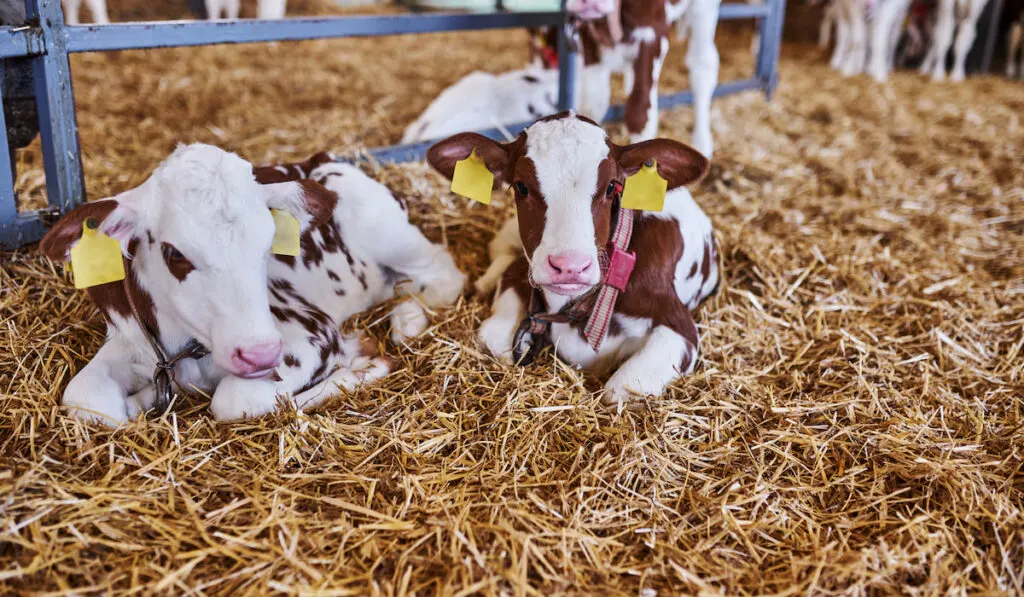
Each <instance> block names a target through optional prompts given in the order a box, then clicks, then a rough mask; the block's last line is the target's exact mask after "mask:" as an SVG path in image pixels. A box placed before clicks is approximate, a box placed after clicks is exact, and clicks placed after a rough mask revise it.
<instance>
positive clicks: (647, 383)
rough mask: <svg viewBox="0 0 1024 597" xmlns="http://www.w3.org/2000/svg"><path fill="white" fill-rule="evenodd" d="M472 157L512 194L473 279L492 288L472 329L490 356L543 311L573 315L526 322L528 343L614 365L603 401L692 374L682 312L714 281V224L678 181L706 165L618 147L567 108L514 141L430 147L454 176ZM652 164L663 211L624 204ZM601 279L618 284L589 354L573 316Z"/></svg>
mask: <svg viewBox="0 0 1024 597" xmlns="http://www.w3.org/2000/svg"><path fill="white" fill-rule="evenodd" d="M474 150H475V151H476V153H477V155H478V156H479V157H480V158H482V159H483V161H484V163H485V164H486V166H487V169H488V170H490V171H491V172H492V173H493V174H494V177H495V180H496V181H498V182H499V183H502V184H506V185H510V186H511V187H512V189H513V191H514V193H515V199H516V212H517V214H518V217H517V219H516V220H513V221H510V222H509V223H507V224H506V225H505V226H504V228H503V229H502V231H501V232H500V233H499V235H498V237H497V238H496V239H495V241H494V242H493V243H492V245H491V248H492V259H493V263H492V265H491V267H490V269H489V270H488V273H487V274H486V275H485V276H484V278H483V280H482V281H481V283H480V284H478V289H480V290H489V289H490V288H492V287H493V286H494V285H495V283H496V285H497V292H496V293H495V299H494V303H493V308H492V314H491V316H490V317H489V318H488V319H487V320H486V321H484V322H483V324H482V325H481V326H480V330H479V335H480V339H481V341H482V342H483V344H484V345H485V346H486V347H487V349H488V350H490V352H491V353H492V354H494V355H496V356H498V357H500V358H502V359H504V360H506V361H511V360H512V359H513V355H514V353H516V352H517V351H519V350H520V348H521V347H520V346H516V345H515V344H516V339H517V335H518V334H517V330H519V329H520V324H521V322H524V317H525V316H527V315H531V316H533V317H534V320H535V321H538V320H539V321H543V319H544V318H545V317H546V316H543V315H541V314H543V313H544V312H547V313H550V314H567V313H568V314H575V315H574V316H570V317H568V318H564V317H559V316H558V315H555V316H554V317H550V318H548V319H549V320H550V321H552V323H551V324H550V326H548V327H547V329H546V330H540V331H538V330H535V329H533V327H532V326H531V328H530V334H531V335H533V342H534V343H537V342H541V341H542V338H541V337H538V336H545V335H546V336H548V339H549V340H550V341H551V342H553V343H554V346H555V349H556V351H557V354H558V356H559V357H561V358H562V359H564V360H566V361H568V362H569V363H572V364H574V365H579V366H581V367H583V368H585V369H588V370H593V371H603V370H609V369H611V368H612V367H614V366H616V365H618V369H617V370H616V371H615V373H614V374H612V376H611V378H610V379H609V380H608V382H607V384H606V386H605V388H606V392H605V395H604V399H605V401H606V402H611V403H621V402H625V401H628V400H630V399H632V397H633V396H634V395H659V394H661V393H662V392H664V390H665V388H666V387H667V386H668V385H669V384H670V383H672V382H673V381H675V380H676V379H678V378H679V377H680V376H681V375H685V374H687V373H689V372H691V371H692V370H693V368H694V366H695V364H696V362H697V354H698V349H699V345H700V344H699V340H698V337H697V327H696V326H695V325H694V322H693V317H692V316H691V313H690V312H691V310H692V309H694V308H696V307H697V305H699V304H700V302H701V301H702V300H703V299H704V298H706V297H707V296H708V295H710V294H711V293H712V292H713V291H714V289H715V287H716V286H717V284H718V265H717V248H716V246H715V240H714V236H713V233H712V228H711V221H710V220H709V219H708V217H707V216H706V215H705V214H704V212H702V211H701V209H700V207H698V206H697V204H696V202H695V201H694V200H693V197H692V196H691V195H690V193H689V191H687V190H686V189H685V188H684V187H683V185H686V184H689V183H692V182H694V181H696V180H698V179H699V178H700V177H701V176H703V174H704V173H705V171H706V170H707V168H708V160H707V159H706V158H705V157H704V156H702V155H701V154H699V153H698V152H696V151H695V150H693V149H691V148H690V147H687V146H686V145H683V144H681V143H677V142H675V141H670V140H667V139H653V140H649V141H645V142H641V143H636V144H633V145H628V146H620V145H616V144H614V143H612V142H611V141H609V140H608V136H607V134H606V133H605V132H604V130H602V129H601V127H599V126H598V125H597V124H595V123H594V122H593V121H591V120H589V119H587V118H584V117H581V116H577V115H575V114H574V113H571V112H568V113H566V112H563V113H560V114H556V115H554V116H551V117H548V118H545V119H542V120H539V121H537V122H536V123H534V124H533V125H531V126H530V127H529V128H528V129H526V130H525V131H524V132H523V133H521V134H520V135H519V138H518V139H516V140H515V141H513V142H511V143H497V142H495V141H492V140H490V139H487V138H485V137H482V136H480V135H477V134H474V133H463V134H459V135H455V136H454V137H451V138H449V139H446V140H444V141H441V142H440V143H438V144H436V145H434V146H433V147H431V148H430V150H429V151H428V153H427V160H428V161H429V162H430V165H431V166H433V167H434V168H435V169H436V170H437V171H438V172H440V173H441V174H443V175H445V176H447V177H449V178H451V177H452V176H453V173H454V168H455V164H456V162H457V161H459V160H462V159H465V158H466V157H467V156H469V155H470V154H471V152H473V151H474ZM650 160H655V161H656V162H657V169H658V172H659V173H660V174H661V176H662V177H664V178H665V179H667V181H668V188H669V189H670V192H669V193H668V195H667V196H666V198H665V206H664V209H663V210H662V211H660V212H648V211H634V210H627V209H623V208H621V207H620V202H621V195H620V193H621V190H622V188H623V184H624V181H625V179H626V177H628V176H629V175H631V174H633V173H635V172H637V171H638V170H639V169H640V168H641V166H643V165H644V164H645V163H648V162H649V161H650ZM630 221H631V222H632V225H631V226H627V224H626V223H627V222H630ZM620 223H622V226H621V230H628V231H629V232H631V234H632V236H631V241H630V243H629V245H628V252H631V253H633V254H634V255H635V260H636V261H635V266H634V268H633V270H632V275H631V276H629V274H628V273H625V276H623V273H624V270H623V269H620V268H621V266H622V264H624V263H626V262H628V257H625V258H623V257H622V255H621V254H619V253H617V252H616V251H615V250H613V249H611V248H610V247H609V241H610V239H612V238H618V237H619V236H620V234H619V232H618V231H616V227H617V226H619V225H620ZM623 259H624V260H623ZM623 277H626V278H627V279H628V282H625V284H624V285H623V281H624V280H623ZM607 284H611V285H616V284H618V285H622V286H623V288H622V292H621V296H619V297H618V300H617V302H614V303H613V308H612V310H611V311H610V312H611V318H610V320H605V321H604V324H607V327H606V328H602V329H607V336H606V337H605V338H604V340H603V342H598V343H597V344H598V348H597V349H596V350H595V349H594V348H592V345H593V344H592V343H591V342H588V339H587V338H586V337H585V336H584V323H585V322H584V319H586V318H585V317H581V316H580V315H581V314H580V310H584V308H585V306H586V304H587V303H588V302H589V301H590V300H591V299H592V298H593V297H594V296H595V292H603V288H602V287H603V286H605V285H607ZM595 289H596V290H595ZM591 313H592V311H591ZM538 316H540V317H538ZM591 320H593V318H591ZM529 323H530V321H527V324H529ZM599 325H603V324H601V323H600V322H599ZM588 327H589V326H588ZM523 329H526V328H525V327H524V328H523ZM620 363H621V364H620Z"/></svg>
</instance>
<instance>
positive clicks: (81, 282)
mask: <svg viewBox="0 0 1024 597" xmlns="http://www.w3.org/2000/svg"><path fill="white" fill-rule="evenodd" d="M98 228H99V222H97V221H96V218H89V219H87V220H86V221H85V222H82V238H81V240H79V241H78V242H77V243H76V244H75V246H73V247H71V269H72V271H73V272H74V273H73V276H74V278H75V288H78V289H79V290H81V289H83V288H90V287H92V286H99V285H100V284H107V283H108V282H117V281H119V280H124V260H123V259H122V258H121V243H119V242H117V241H116V240H114V239H112V238H110V237H109V236H107V235H106V234H103V233H102V232H100V231H99V230H98Z"/></svg>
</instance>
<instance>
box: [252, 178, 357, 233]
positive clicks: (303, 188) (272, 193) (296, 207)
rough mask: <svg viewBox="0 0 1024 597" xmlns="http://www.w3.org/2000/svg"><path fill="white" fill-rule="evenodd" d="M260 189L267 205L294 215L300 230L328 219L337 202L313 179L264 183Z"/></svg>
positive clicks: (312, 226) (334, 197)
mask: <svg viewBox="0 0 1024 597" xmlns="http://www.w3.org/2000/svg"><path fill="white" fill-rule="evenodd" d="M262 189H263V194H264V197H265V199H266V201H267V207H269V208H271V209H280V210H284V211H286V212H288V213H290V214H292V215H293V216H295V219H296V220H298V221H299V230H301V231H302V232H305V231H306V230H308V229H310V228H318V227H319V226H320V225H321V224H323V223H324V222H326V221H327V220H329V219H330V218H331V216H332V215H334V206H335V205H337V204H338V196H337V195H335V194H334V193H332V192H331V191H329V190H327V189H326V188H325V187H324V186H323V185H322V184H320V183H318V182H316V181H314V180H299V181H295V182H279V183H275V184H265V185H262Z"/></svg>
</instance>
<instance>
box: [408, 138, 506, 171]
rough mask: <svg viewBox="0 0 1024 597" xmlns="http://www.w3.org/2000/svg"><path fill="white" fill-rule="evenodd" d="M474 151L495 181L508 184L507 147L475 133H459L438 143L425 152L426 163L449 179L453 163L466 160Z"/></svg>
mask: <svg viewBox="0 0 1024 597" xmlns="http://www.w3.org/2000/svg"><path fill="white" fill-rule="evenodd" d="M474 149H475V150H476V155H477V156H478V157H479V158H480V159H482V160H483V161H484V164H486V165H487V169H488V170H490V171H491V174H493V175H494V178H495V180H497V181H499V182H508V181H507V180H505V172H506V171H507V170H508V166H509V151H508V149H509V146H508V145H505V144H503V143H498V142H497V141H493V140H491V139H488V138H487V137H484V136H483V135H478V134H477V133H459V134H458V135H455V136H452V137H448V138H447V139H445V140H444V141H438V142H437V143H435V144H434V145H432V146H431V147H430V149H428V150H427V162H429V163H430V165H431V166H433V167H434V170H437V171H438V172H440V173H441V174H443V175H444V176H445V177H446V178H449V179H450V178H451V177H452V175H454V174H455V163H456V162H458V161H459V160H464V159H466V158H468V157H469V155H470V154H471V153H473V150H474Z"/></svg>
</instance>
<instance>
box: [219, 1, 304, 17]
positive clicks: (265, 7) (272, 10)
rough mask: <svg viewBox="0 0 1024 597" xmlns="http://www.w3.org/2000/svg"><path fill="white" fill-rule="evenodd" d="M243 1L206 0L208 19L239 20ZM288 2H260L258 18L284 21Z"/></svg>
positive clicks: (257, 12) (257, 9)
mask: <svg viewBox="0 0 1024 597" xmlns="http://www.w3.org/2000/svg"><path fill="white" fill-rule="evenodd" d="M240 3H241V0H206V18H208V19H210V20H211V21H216V20H219V19H220V18H221V17H222V16H223V18H225V19H237V18H238V13H239V9H240ZM286 4H287V0H259V3H258V4H257V6H256V18H259V19H283V18H284V13H285V5H286Z"/></svg>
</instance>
